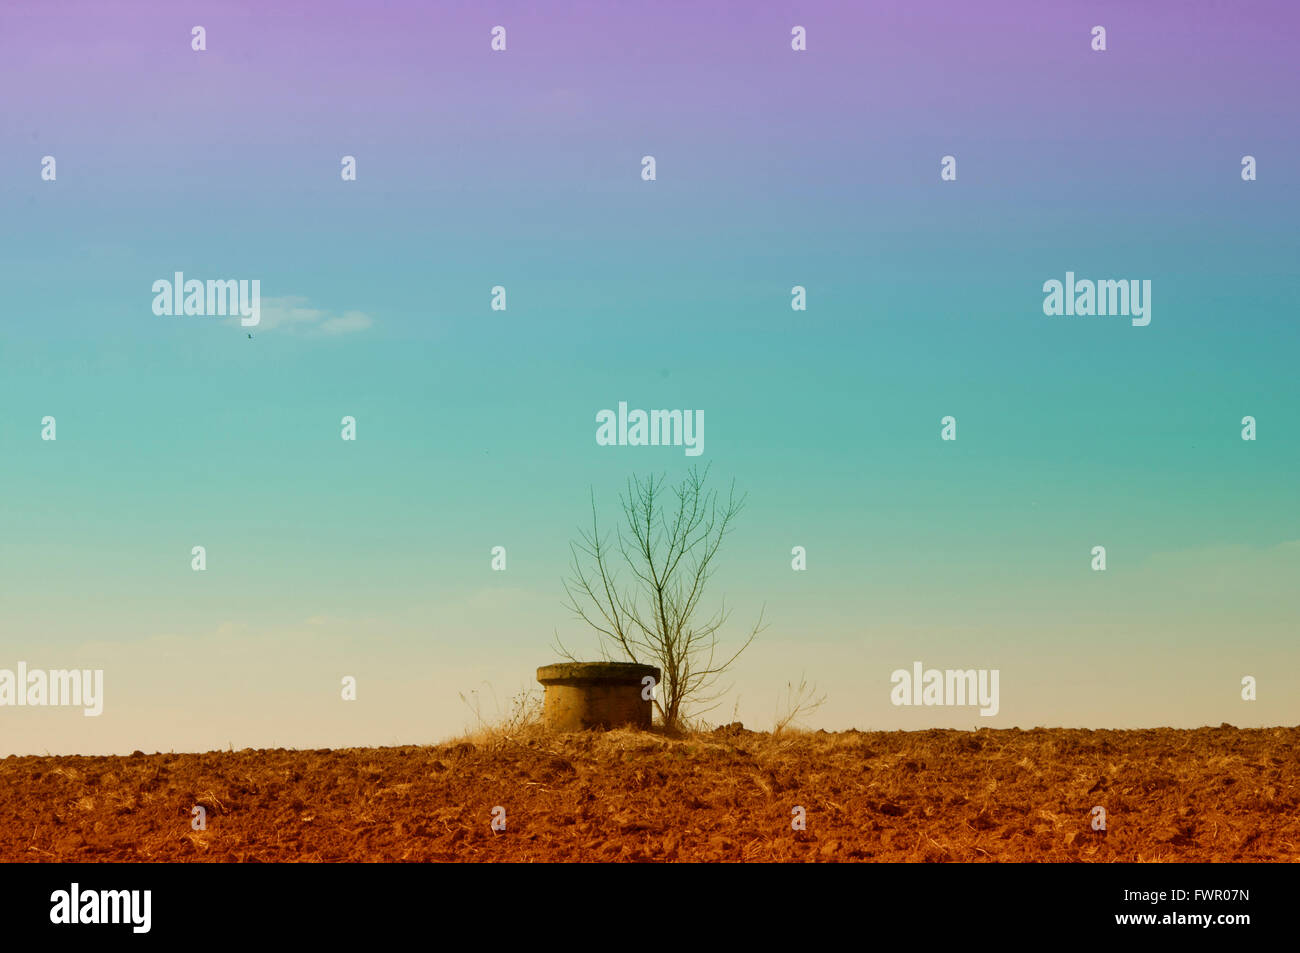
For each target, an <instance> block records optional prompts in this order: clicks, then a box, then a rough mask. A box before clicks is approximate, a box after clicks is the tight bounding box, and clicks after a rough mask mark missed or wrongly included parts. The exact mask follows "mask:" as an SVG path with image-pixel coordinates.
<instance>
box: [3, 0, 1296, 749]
mask: <svg viewBox="0 0 1300 953" xmlns="http://www.w3.org/2000/svg"><path fill="white" fill-rule="evenodd" d="M268 7H270V8H268ZM197 25H201V26H203V28H204V30H205V45H206V48H205V49H203V50H195V49H193V48H192V42H193V37H192V30H193V28H194V27H195V26H197ZM497 25H501V26H504V27H505V29H506V38H507V42H506V49H505V50H504V51H494V50H493V49H492V48H491V43H492V35H491V31H492V28H493V27H494V26H497ZM1097 25H1102V26H1104V27H1105V29H1106V49H1105V50H1104V51H1098V50H1094V49H1093V48H1092V47H1093V43H1094V40H1093V28H1094V26H1097ZM795 26H803V27H804V28H805V31H806V37H807V41H806V49H804V50H798V51H796V50H794V49H792V45H791V44H792V33H791V31H792V29H793V27H795ZM0 37H3V39H2V40H0V52H2V53H3V55H0V103H2V104H3V108H2V109H0V215H2V216H3V222H4V226H5V227H4V228H3V229H0V280H3V283H4V288H5V291H6V295H5V301H4V306H3V307H2V308H0V670H4V669H11V670H12V669H15V668H16V666H17V664H18V663H19V662H25V663H26V664H27V666H28V667H29V668H32V669H35V668H44V669H65V668H78V669H102V670H103V672H104V711H103V713H102V714H101V715H99V716H98V717H85V716H84V715H83V714H82V712H81V710H80V709H72V708H55V707H13V706H8V707H6V706H0V755H4V754H10V753H18V754H23V753H36V754H39V753H44V752H49V753H52V754H72V753H129V752H130V751H132V750H135V749H140V750H144V751H155V750H161V751H169V750H174V751H193V750H211V749H215V748H223V749H224V748H226V747H228V746H233V747H235V748H244V747H343V746H350V745H386V744H412V743H428V742H433V741H437V740H440V739H443V738H446V737H449V736H453V735H456V734H458V733H460V732H461V731H463V730H465V729H467V728H472V727H474V725H475V724H476V718H477V716H476V715H475V713H474V708H475V706H476V705H477V708H478V712H479V714H481V715H482V716H483V717H485V718H487V719H488V720H492V718H494V717H496V716H499V715H503V714H505V713H507V712H508V711H509V710H510V706H511V699H512V698H513V697H514V696H516V695H517V694H518V693H519V692H523V691H529V690H538V689H540V686H538V685H537V683H536V681H535V670H536V668H537V667H538V666H539V665H544V664H547V663H549V662H552V661H555V660H556V653H555V648H554V645H555V642H556V639H557V638H559V639H561V640H563V642H564V643H565V644H566V645H568V646H569V647H570V648H571V649H574V650H576V651H577V653H578V654H579V655H585V656H589V657H592V658H596V657H598V656H599V651H598V642H597V641H596V638H595V635H594V633H593V632H591V630H590V629H586V628H585V627H584V626H583V624H582V623H581V622H580V621H578V620H575V619H574V618H573V616H572V614H571V613H570V612H568V611H567V610H566V609H565V607H564V590H563V587H562V580H563V578H564V577H565V576H566V575H567V574H568V562H569V558H570V552H569V543H570V541H571V540H573V539H574V538H575V537H576V536H577V533H578V530H579V528H580V527H581V526H582V525H583V524H584V521H585V520H587V519H588V518H589V516H590V499H591V497H592V496H593V495H594V498H595V501H596V505H597V511H598V514H599V516H600V518H601V520H602V522H603V524H604V525H606V526H608V527H610V528H612V527H613V521H614V520H615V519H616V517H617V514H618V496H619V492H620V491H621V490H624V487H625V483H626V480H627V479H628V478H629V477H630V476H631V475H633V474H638V475H642V476H644V475H647V474H651V473H656V474H663V475H664V476H666V477H667V478H668V479H669V481H670V482H671V481H676V480H679V479H680V478H681V477H682V476H683V475H684V474H685V472H686V470H687V468H688V467H690V466H692V465H700V466H705V465H707V466H708V467H709V478H710V482H711V483H712V484H713V485H715V486H718V487H719V488H723V489H725V488H726V487H727V486H728V485H730V483H731V482H732V481H733V480H734V481H735V486H736V488H737V491H738V492H741V493H745V494H747V497H746V506H745V509H744V511H743V513H742V514H741V515H740V517H739V518H738V520H737V523H736V527H735V531H734V533H733V534H731V535H730V536H729V537H728V538H727V540H726V541H725V543H724V545H723V547H722V550H721V553H720V556H719V562H718V572H717V575H716V577H715V578H714V580H713V581H712V583H711V588H710V590H709V592H710V595H709V597H708V598H706V605H705V608H706V609H710V610H711V609H712V608H714V607H716V606H717V605H718V604H719V601H720V600H721V599H722V598H723V597H725V600H726V604H727V606H729V607H731V608H732V609H733V610H734V615H733V617H732V626H731V627H730V628H729V629H726V630H724V632H723V636H724V644H734V641H735V640H736V639H737V638H740V637H742V636H743V634H744V631H745V629H746V627H747V626H748V625H750V624H752V623H753V621H755V620H756V619H757V618H758V615H759V613H760V612H762V613H763V617H764V619H765V621H766V623H767V626H768V627H767V628H766V629H765V630H764V631H763V632H762V634H761V635H760V636H759V638H758V639H757V640H756V641H755V643H754V644H753V646H752V647H751V648H750V649H749V650H748V652H747V653H746V654H745V655H744V656H742V658H741V659H740V660H739V661H738V663H737V664H736V666H735V668H734V670H733V671H732V673H731V674H730V676H729V677H728V679H727V680H726V682H725V683H724V684H727V685H731V686H732V689H731V691H730V692H729V693H728V694H727V695H726V696H725V698H724V699H723V700H722V702H721V704H720V705H719V708H718V709H716V710H715V711H714V712H713V713H711V714H710V715H708V716H706V717H709V718H712V719H713V720H715V721H731V720H742V721H744V722H745V724H746V725H747V726H749V727H755V728H759V729H762V728H768V727H770V726H771V724H772V722H773V721H774V719H775V717H776V716H777V714H778V713H779V711H780V709H781V707H782V702H783V700H784V698H785V693H786V686H787V684H788V683H790V682H794V683H795V684H798V683H799V681H800V680H801V679H806V680H807V681H808V682H809V683H815V684H816V686H817V691H818V694H819V695H825V696H826V702H825V704H824V705H823V706H822V707H821V708H820V709H818V710H817V711H816V712H815V713H814V714H813V715H811V716H810V717H808V718H807V719H806V720H805V724H807V725H808V726H809V727H811V728H826V729H828V730H835V729H845V728H851V727H856V728H859V729H864V730H866V729H890V730H892V729H922V728H929V727H952V728H968V729H969V728H978V727H994V728H1005V727H1012V726H1019V727H1022V728H1029V727H1033V726H1036V725H1043V726H1066V727H1092V728H1118V727H1150V726H1162V725H1169V726H1173V727H1196V726H1200V725H1205V724H1210V725H1218V724H1220V723H1222V722H1228V723H1231V724H1234V725H1238V726H1258V725H1280V724H1288V725H1289V724H1296V723H1297V722H1298V721H1300V647H1298V645H1300V640H1298V639H1297V632H1298V630H1297V623H1300V586H1297V585H1296V582H1295V580H1296V578H1297V573H1298V572H1300V526H1298V525H1297V524H1298V522H1300V502H1298V496H1297V476H1298V475H1300V422H1298V421H1297V417H1298V416H1300V378H1298V377H1297V375H1296V373H1295V367H1296V357H1297V345H1298V344H1300V332H1297V324H1296V320H1295V314H1296V307H1295V306H1296V287H1297V284H1296V272H1297V269H1296V262H1297V261H1298V260H1300V232H1298V231H1297V229H1296V228H1295V222H1296V219H1297V213H1298V212H1300V192H1298V191H1297V188H1298V187H1297V184H1296V183H1297V182H1298V181H1300V149H1298V146H1300V142H1298V141H1297V140H1298V139H1300V124H1298V123H1297V122H1296V119H1297V117H1296V106H1295V104H1296V103H1297V102H1298V101H1300V96H1298V95H1297V94H1300V89H1298V88H1297V87H1298V86H1300V71H1298V70H1297V69H1296V66H1295V62H1294V55H1293V51H1294V49H1295V48H1296V43H1297V40H1300V15H1298V14H1297V13H1296V11H1295V9H1294V7H1293V6H1291V5H1288V4H1286V3H1280V2H1278V3H1271V2H1270V3H1262V2H1240V3H1217V2H1200V3H1190V4H1187V3H1184V4H1173V3H1170V2H1161V3H1154V4H1144V5H1142V7H1141V8H1140V9H1137V8H1134V7H1133V6H1132V5H1131V4H1127V3H1118V2H1116V3H1111V2H1092V3H1080V2H1064V3H1057V4H1038V3H1032V2H1027V0H1026V2H1020V0H1015V2H989V3H985V4H980V5H969V4H955V3H926V2H885V3H878V4H871V5H862V4H857V3H847V2H845V3H826V2H812V3H771V2H766V0H762V2H752V3H741V2H736V3H682V2H663V3H655V4H646V5H640V6H634V5H631V4H618V5H612V4H603V3H594V2H593V3H569V2H566V0H561V2H557V3H554V4H546V5H539V4H533V3H519V4H509V3H488V4H471V3H448V4H443V3H413V2H400V0H398V2H390V3H384V4H369V3H362V2H338V0H328V2H320V3H307V2H279V3H276V4H274V5H267V4H263V3H245V2H232V3H223V4H207V3H189V2H179V3H177V2H168V3H163V2H158V3H153V2H130V3H124V4H121V5H114V6H113V7H111V8H109V7H105V6H104V5H102V4H98V3H73V2H63V0H54V2H49V3H44V4H40V5H34V4H33V5H23V6H20V5H8V6H7V7H5V9H3V10H2V11H0ZM1247 155H1249V156H1253V157H1255V160H1256V164H1257V166H1256V167H1257V178H1256V179H1255V180H1253V181H1245V180H1243V177H1242V157H1243V156H1247ZM46 156H52V157H54V159H55V162H56V166H55V168H56V174H55V178H54V179H53V180H52V181H51V180H49V179H47V178H43V176H42V169H43V162H44V157H46ZM344 156H352V157H354V158H355V162H356V178H355V180H354V181H345V180H344V179H343V177H342V175H341V165H342V159H343V157H344ZM644 156H653V157H654V159H655V178H654V179H653V180H652V181H647V180H646V179H644V178H643V174H642V173H643V163H642V159H643V157H644ZM944 156H952V157H953V158H954V159H955V160H956V172H957V175H956V179H955V180H952V181H945V180H943V179H942V178H941V160H942V158H943V157H944ZM176 272H182V273H183V274H184V275H185V276H186V277H187V278H198V279H201V280H202V279H246V280H252V279H257V280H258V281H259V282H260V289H261V311H260V318H261V321H260V323H259V324H258V325H257V326H256V327H250V328H244V327H241V326H240V324H239V321H238V319H228V318H223V317H220V316H212V315H201V316H200V315H188V316H186V315H179V316H178V315H158V314H155V313H154V309H153V307H152V303H153V300H154V294H153V291H152V286H153V283H154V282H155V281H157V280H159V279H168V280H170V279H171V278H172V276H173V275H174V273H176ZM1067 272H1073V273H1074V274H1075V275H1076V277H1077V278H1079V279H1084V278H1088V279H1093V280H1104V279H1141V280H1149V281H1150V282H1151V287H1152V292H1151V302H1150V304H1151V311H1150V316H1151V321H1150V324H1149V325H1147V326H1145V327H1139V326H1134V325H1133V324H1132V323H1131V322H1130V320H1129V319H1128V318H1125V317H1122V316H1105V317H1102V316H1091V317H1088V316H1068V317H1067V316H1050V315H1047V314H1045V313H1044V309H1043V300H1044V297H1045V295H1044V291H1043V286H1044V283H1045V282H1047V281H1049V280H1053V279H1055V280H1059V281H1064V280H1065V276H1066V273H1067ZM796 285H798V286H802V287H803V288H805V289H806V302H807V309H806V310H804V311H795V310H793V309H792V307H791V302H792V291H791V289H792V288H793V287H794V286H796ZM495 286H502V287H504V288H505V289H506V295H507V299H506V300H507V306H506V309H505V310H501V311H498V310H493V309H492V307H491V301H492V289H493V288H494V287H495ZM250 334H251V337H250V336H249V335H250ZM620 401H626V402H627V403H628V405H629V407H631V408H645V409H650V408H665V409H683V410H700V411H703V413H704V418H705V442H704V452H703V453H702V454H701V455H700V456H698V457H689V456H687V455H686V454H685V453H684V450H683V448H682V447H639V446H600V445H598V444H597V442H596V439H595V434H596V414H597V413H598V412H599V411H601V410H603V409H606V408H611V409H613V408H617V406H618V404H619V402H620ZM1248 415H1249V416H1252V417H1254V418H1255V420H1256V426H1257V433H1256V439H1255V440H1243V439H1242V418H1243V417H1245V416H1248ZM47 416H52V417H54V418H55V420H56V439H54V440H46V439H42V432H43V430H44V424H43V419H44V418H45V417H47ZM345 416H350V417H353V418H354V419H355V421H356V439H355V440H350V441H349V440H343V439H341V430H342V427H341V422H342V419H343V418H344V417H345ZM946 416H952V417H954V418H955V420H956V436H957V439H955V440H943V439H941V430H942V426H941V420H942V419H943V418H944V417H946ZM200 545H201V546H203V547H204V548H205V551H206V559H207V564H206V569H205V570H204V571H201V572H196V571H194V570H193V569H192V566H191V560H192V549H193V547H195V546H200ZM495 546H502V547H505V550H506V569H505V570H504V571H494V570H493V569H492V566H491V562H492V549H493V547H495ZM795 546H802V547H804V549H805V551H806V555H807V568H806V570H803V571H796V570H794V569H792V549H793V547H795ZM1095 546H1104V547H1105V549H1106V569H1105V570H1104V571H1095V570H1094V569H1093V568H1092V567H1093V562H1094V557H1093V552H1092V551H1093V547H1095ZM915 661H921V662H922V663H924V665H925V667H926V668H930V667H933V668H938V669H948V668H961V669H968V668H974V669H989V670H993V669H996V670H998V671H999V672H1000V694H1001V697H1000V706H999V711H998V713H997V714H996V715H995V716H992V717H988V716H982V715H980V714H979V712H978V710H977V709H975V708H971V707H939V706H896V705H894V704H892V703H891V697H890V695H891V688H892V685H891V680H890V679H891V673H893V672H894V671H895V670H897V669H900V668H901V669H908V670H910V669H911V667H912V664H913V662H915ZM345 676H351V677H353V678H355V679H356V684H357V697H356V699H355V700H354V701H345V700H344V699H343V698H342V697H341V694H342V693H341V690H340V684H341V680H342V679H343V678H344V677H345ZM1245 676H1252V677H1254V678H1255V679H1256V680H1257V697H1256V699H1255V700H1252V701H1247V700H1244V699H1243V698H1242V679H1243V677H1245ZM462 696H463V697H462Z"/></svg>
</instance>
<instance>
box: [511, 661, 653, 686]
mask: <svg viewBox="0 0 1300 953" xmlns="http://www.w3.org/2000/svg"><path fill="white" fill-rule="evenodd" d="M647 675H649V676H650V677H651V678H653V679H654V680H655V681H656V682H658V681H659V669H657V668H655V667H654V666H653V665H640V664H638V663H636V662H558V663H556V664H555V665H543V666H542V667H541V668H539V669H538V670H537V680H538V681H539V682H541V683H542V684H543V685H546V684H549V683H551V682H556V683H564V682H613V683H615V684H622V683H626V684H629V685H640V684H641V679H643V678H645V677H646V676H647Z"/></svg>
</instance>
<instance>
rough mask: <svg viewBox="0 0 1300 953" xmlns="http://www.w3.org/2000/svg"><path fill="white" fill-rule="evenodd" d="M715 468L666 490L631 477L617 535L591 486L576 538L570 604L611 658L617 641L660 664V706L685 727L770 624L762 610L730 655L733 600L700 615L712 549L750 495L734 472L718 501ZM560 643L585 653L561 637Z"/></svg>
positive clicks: (635, 658) (668, 722) (637, 657)
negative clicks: (603, 521) (601, 516)
mask: <svg viewBox="0 0 1300 953" xmlns="http://www.w3.org/2000/svg"><path fill="white" fill-rule="evenodd" d="M707 477H708V468H707V467H706V468H705V470H704V472H703V473H700V471H699V470H698V469H696V468H692V469H691V470H690V472H689V473H688V474H687V475H686V476H685V478H683V480H682V481H681V483H679V484H678V485H676V486H674V487H672V488H671V494H669V493H665V491H664V485H665V481H666V478H665V477H663V476H660V477H654V476H651V477H649V478H647V479H644V480H642V479H640V478H638V477H635V476H633V477H631V478H629V480H628V484H627V495H626V496H623V495H622V494H620V495H619V502H620V503H621V504H622V507H623V516H624V520H625V523H626V526H619V527H618V528H617V531H616V534H615V542H614V544H613V545H611V544H610V543H609V540H608V536H601V533H600V527H599V525H598V521H597V518H596V497H595V492H594V491H592V497H591V531H590V532H586V531H585V530H580V531H579V532H580V533H581V539H580V540H577V541H574V542H573V543H570V546H569V548H570V551H571V552H572V554H573V561H572V563H571V565H570V570H571V572H572V576H571V577H570V578H568V579H566V580H565V582H564V591H565V593H566V594H567V595H568V603H567V604H566V605H567V608H569V609H571V610H572V611H573V612H574V613H575V614H576V615H577V616H578V618H580V619H582V620H583V621H584V622H586V623H587V624H588V625H590V626H591V627H592V628H593V629H595V630H596V632H597V633H599V635H600V641H601V650H602V652H603V653H604V654H605V657H606V658H609V654H610V652H611V651H612V652H613V653H614V654H616V655H622V656H625V657H626V658H627V659H628V660H629V661H632V662H643V663H650V664H654V665H657V666H658V667H659V668H660V670H661V680H660V684H659V686H658V691H657V692H656V697H655V707H656V708H657V709H658V711H659V717H660V720H661V721H662V723H663V724H664V725H665V726H666V727H668V728H678V727H680V725H681V723H682V719H683V717H684V715H685V712H684V710H683V705H684V704H686V703H689V704H690V705H691V706H692V707H697V706H699V705H700V704H707V703H708V702H715V701H716V699H718V698H720V697H721V696H722V695H724V694H726V690H725V689H724V690H722V691H714V687H715V685H716V683H717V679H718V676H719V675H720V674H721V673H722V672H724V671H726V670H727V668H728V667H729V666H730V665H731V663H732V662H734V661H735V660H736V659H737V658H738V657H739V656H740V653H741V652H743V651H744V650H745V649H746V648H748V647H749V644H750V643H751V642H753V641H754V637H755V636H757V635H758V633H759V632H761V631H762V629H763V613H762V612H761V611H760V612H759V617H758V622H757V623H756V624H755V625H754V627H753V628H752V629H751V630H750V631H749V634H748V637H746V638H745V640H744V642H743V643H742V644H741V646H740V647H739V648H738V649H737V650H736V651H735V652H734V653H732V654H731V655H729V656H728V655H726V653H725V652H721V651H720V650H719V645H718V637H717V636H718V630H719V629H721V628H722V626H723V625H724V624H725V623H726V621H727V619H728V617H729V616H730V615H731V613H730V611H729V610H728V609H727V608H726V604H725V602H723V603H722V604H721V605H720V606H719V608H718V610H717V612H715V613H714V614H713V615H711V616H708V617H707V618H702V619H698V620H697V618H696V616H697V610H699V608H700V600H701V598H702V596H703V595H704V587H705V584H706V583H707V582H708V581H709V578H710V577H711V576H712V575H713V572H714V568H715V567H714V557H716V556H717V553H718V548H719V547H720V546H721V545H722V539H723V537H724V536H726V535H727V533H728V532H730V530H731V528H732V522H733V521H734V519H735V517H736V515H737V514H738V513H740V511H741V509H742V508H743V507H744V503H745V497H744V496H741V497H740V498H739V499H737V498H736V495H735V482H734V481H733V482H732V485H731V489H730V490H729V492H728V496H727V499H726V501H725V503H723V502H721V501H719V499H718V494H717V492H716V491H714V490H705V488H704V484H705V481H706V479H707ZM624 570H627V571H629V572H630V573H631V578H630V579H628V580H627V582H626V584H624V582H623V581H622V580H620V578H619V575H620V573H621V572H623V571H624ZM557 642H558V639H557ZM558 648H559V651H560V652H561V654H562V655H563V656H564V657H565V658H568V659H570V660H572V661H577V659H576V658H574V656H573V655H572V653H570V652H568V651H567V650H566V649H565V648H564V647H563V645H559V646H558ZM724 658H725V661H723V659H724ZM712 707H715V706H714V705H709V706H708V707H706V708H704V709H702V710H700V709H698V708H697V711H696V713H697V714H698V713H701V712H702V711H708V710H709V709H710V708H712Z"/></svg>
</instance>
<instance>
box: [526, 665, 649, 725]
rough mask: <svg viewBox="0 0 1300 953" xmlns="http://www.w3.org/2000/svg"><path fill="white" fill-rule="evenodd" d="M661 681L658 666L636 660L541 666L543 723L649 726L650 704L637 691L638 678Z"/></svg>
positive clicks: (539, 675) (639, 680)
mask: <svg viewBox="0 0 1300 953" xmlns="http://www.w3.org/2000/svg"><path fill="white" fill-rule="evenodd" d="M647 675H648V676H650V677H651V678H653V679H654V680H655V684H656V685H658V684H659V669H657V668H655V667H654V666H653V665H638V664H636V663H634V662H562V663H560V664H558V665H543V666H542V667H541V668H539V669H538V670H537V680H538V681H539V682H541V683H542V684H543V685H545V686H546V700H545V702H544V703H543V706H542V713H543V717H544V718H545V720H546V726H547V727H548V728H550V729H551V730H553V731H582V730H584V729H586V728H616V727H618V726H620V725H631V726H632V727H634V728H649V727H650V709H651V705H652V704H653V703H652V702H651V701H650V700H649V699H648V698H647V699H643V698H642V697H641V694H642V692H643V690H644V689H645V685H644V684H643V683H642V679H644V678H645V677H646V676H647Z"/></svg>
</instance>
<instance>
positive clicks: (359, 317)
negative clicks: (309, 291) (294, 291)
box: [226, 295, 375, 337]
mask: <svg viewBox="0 0 1300 953" xmlns="http://www.w3.org/2000/svg"><path fill="white" fill-rule="evenodd" d="M261 318H262V320H261V321H259V322H258V324H257V325H256V326H255V327H254V328H252V329H251V330H253V331H256V332H264V331H274V330H284V331H288V332H290V333H293V334H309V335H313V336H322V335H323V336H328V337H337V336H339V335H340V334H352V333H354V332H357V331H365V330H366V329H367V328H369V327H371V326H372V325H373V324H374V323H375V322H374V320H373V319H372V318H371V317H370V315H368V314H366V313H365V312H364V311H346V312H344V313H343V314H342V315H337V314H334V313H332V312H330V311H325V310H323V309H321V308H313V307H311V302H309V301H308V300H307V299H306V298H304V297H303V296H302V295H286V296H285V297H281V298H264V299H262V308H261ZM226 324H232V325H235V326H236V327H239V326H240V319H239V318H238V317H234V318H231V319H230V320H228V321H226Z"/></svg>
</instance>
